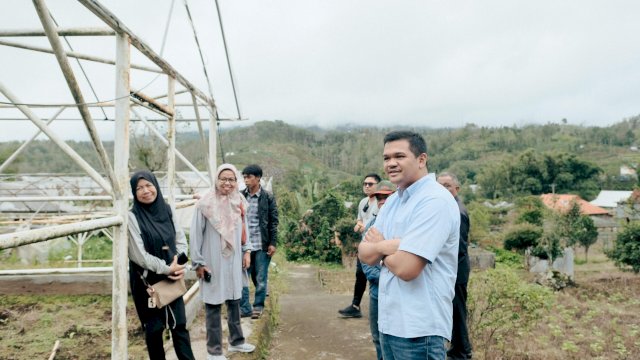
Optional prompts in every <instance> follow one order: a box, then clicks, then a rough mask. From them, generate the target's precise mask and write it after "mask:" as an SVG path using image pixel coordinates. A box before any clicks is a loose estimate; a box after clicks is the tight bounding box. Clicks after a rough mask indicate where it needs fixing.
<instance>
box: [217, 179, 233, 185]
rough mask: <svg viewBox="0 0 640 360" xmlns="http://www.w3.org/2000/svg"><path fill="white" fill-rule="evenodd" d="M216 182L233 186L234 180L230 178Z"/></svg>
mask: <svg viewBox="0 0 640 360" xmlns="http://www.w3.org/2000/svg"><path fill="white" fill-rule="evenodd" d="M218 181H219V182H220V184H224V183H229V184H235V182H236V179H232V178H219V179H218Z"/></svg>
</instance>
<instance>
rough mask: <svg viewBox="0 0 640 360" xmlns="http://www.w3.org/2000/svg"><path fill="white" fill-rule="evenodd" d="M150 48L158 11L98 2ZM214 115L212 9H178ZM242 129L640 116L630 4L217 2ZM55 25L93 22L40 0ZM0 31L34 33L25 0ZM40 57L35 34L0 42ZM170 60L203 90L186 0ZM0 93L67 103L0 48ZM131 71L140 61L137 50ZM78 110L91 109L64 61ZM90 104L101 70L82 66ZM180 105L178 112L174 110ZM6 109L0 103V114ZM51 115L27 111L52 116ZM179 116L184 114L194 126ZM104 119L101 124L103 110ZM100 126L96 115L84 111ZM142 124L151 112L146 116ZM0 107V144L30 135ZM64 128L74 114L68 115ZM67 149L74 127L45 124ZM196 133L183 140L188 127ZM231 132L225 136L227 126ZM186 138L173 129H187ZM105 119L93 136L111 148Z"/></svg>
mask: <svg viewBox="0 0 640 360" xmlns="http://www.w3.org/2000/svg"><path fill="white" fill-rule="evenodd" d="M102 3H103V4H104V5H105V6H106V7H108V8H109V9H111V10H112V11H113V12H114V13H115V14H116V15H117V16H118V17H119V18H120V19H121V20H122V21H123V23H124V24H126V25H127V26H128V27H129V28H131V29H132V30H133V31H134V32H136V33H137V34H138V35H139V36H140V37H141V38H143V39H144V40H145V41H146V42H147V43H148V44H149V45H150V46H151V47H152V48H154V49H155V50H156V52H160V48H161V44H162V38H163V32H164V29H165V24H166V22H167V18H168V15H169V11H170V7H171V1H170V0H155V1H151V0H144V1H142V0H140V1H128V0H103V1H102ZM188 3H189V6H190V9H191V12H192V15H193V20H194V24H195V27H196V30H197V32H198V36H199V37H200V42H201V44H202V45H203V51H204V57H205V61H206V66H207V69H208V71H209V74H210V75H211V79H212V86H213V95H214V97H215V99H216V101H217V103H218V105H219V108H220V114H221V116H222V117H237V113H236V110H235V105H234V101H233V97H232V92H231V89H230V86H229V76H228V71H227V69H226V63H225V62H224V53H223V47H222V43H221V37H220V32H219V25H218V20H217V14H216V11H215V3H214V1H213V0H188ZM219 4H220V7H221V11H222V16H223V22H224V26H225V32H226V36H227V41H228V45H229V50H230V56H231V62H232V67H233V72H234V74H235V77H236V80H237V88H238V94H239V100H240V106H241V110H242V116H243V118H247V119H249V121H248V122H246V123H249V124H250V123H251V122H253V121H260V120H274V119H280V120H284V121H285V122H288V123H292V124H299V125H318V126H323V127H331V126H335V125H343V124H360V125H379V126H392V125H394V124H406V125H416V126H430V127H444V126H447V127H458V126H464V125H465V124H467V123H475V124H477V125H485V126H500V125H508V126H511V125H514V124H517V125H525V124H532V123H537V124H543V123H547V122H560V121H561V120H562V119H563V118H566V119H567V120H568V122H569V123H572V124H584V125H609V124H612V123H615V122H618V121H621V120H622V119H624V118H626V117H630V116H635V115H638V114H640V95H639V94H640V91H638V85H640V43H639V42H638V40H637V37H638V35H637V34H640V21H638V20H637V15H638V14H640V2H638V1H624V0H621V1H601V0H597V1H596V0H581V1H577V0H574V1H547V0H541V1H534V2H532V1H514V0H481V1H480V0H475V1H471V0H469V1H425V0H421V1H418V0H414V1H402V0H401V1H395V2H390V1H379V0H367V1H345V0H323V1H319V0H316V1H309V0H277V1H275V0H233V1H232V0H219ZM48 5H49V7H50V10H51V13H52V14H53V16H54V18H55V19H56V21H57V22H58V23H59V24H60V26H61V27H78V26H102V25H101V22H100V21H99V20H98V19H97V18H96V17H95V16H94V15H93V14H92V13H90V12H88V11H87V10H86V9H85V8H84V7H83V6H82V5H80V4H79V3H77V2H76V1H73V0H49V1H48ZM0 24H1V25H0V28H2V29H3V30H8V29H25V28H40V27H41V24H40V22H39V19H38V17H37V15H36V13H35V11H34V9H33V5H32V4H31V2H28V1H21V2H16V1H10V2H9V1H4V2H2V3H1V4H0ZM0 40H5V41H13V42H20V43H26V44H32V45H37V46H45V47H49V44H48V42H47V40H46V38H0ZM68 40H69V41H70V42H71V45H72V46H73V48H74V49H75V50H76V51H78V52H83V53H89V54H94V55H99V56H102V57H107V58H112V59H113V58H115V41H114V39H113V37H102V38H95V37H94V38H80V37H70V38H68ZM164 56H165V57H166V59H167V60H168V61H169V62H170V63H171V64H173V65H174V66H175V67H176V68H177V69H178V70H179V71H180V72H181V73H183V74H184V75H185V76H186V77H187V78H188V79H190V80H191V81H192V82H193V83H195V84H196V85H197V86H198V87H199V88H200V89H201V90H203V91H204V92H208V90H207V83H206V80H205V78H204V76H203V69H202V66H201V63H200V59H199V57H198V54H197V48H196V46H195V41H194V38H193V33H192V31H191V27H190V25H189V22H188V18H187V14H186V11H185V6H184V0H175V4H174V7H173V12H172V16H171V22H170V26H169V35H168V38H167V43H166V49H165V51H164ZM0 59H1V62H2V66H1V67H0V81H1V82H2V83H3V84H4V85H5V86H6V87H8V88H9V89H11V91H12V92H13V93H14V94H15V95H16V96H17V97H18V98H20V100H21V101H22V102H24V103H38V104H43V103H44V104H58V103H70V102H72V98H71V95H70V93H69V91H68V88H67V86H66V83H65V81H64V78H63V77H62V74H61V72H60V70H59V67H58V66H57V63H56V61H55V58H54V57H53V56H52V55H49V54H42V53H34V52H30V51H26V50H22V49H15V48H10V47H6V46H0ZM132 62H135V63H141V64H150V62H149V61H147V60H146V59H144V58H143V57H142V56H141V55H140V54H138V53H137V52H136V51H133V54H132ZM73 66H74V69H75V70H76V75H77V77H78V78H79V81H80V82H81V86H82V88H83V90H84V94H85V98H86V100H87V101H95V97H94V96H93V95H92V94H91V92H90V89H89V87H88V84H87V81H86V80H85V79H84V78H83V77H82V75H81V73H80V70H79V68H78V67H77V65H76V64H75V63H74V64H73ZM83 66H84V68H85V71H86V73H87V75H88V77H89V79H90V81H91V83H92V85H93V86H94V88H95V90H96V92H97V95H98V98H99V99H100V100H109V99H112V98H113V97H114V92H115V90H114V76H115V75H114V71H113V67H112V66H109V65H103V64H95V63H89V62H83ZM166 84H167V80H166V77H163V76H161V77H156V76H155V74H152V73H146V72H142V71H134V72H133V73H132V88H134V89H140V88H143V90H142V91H143V92H145V93H147V94H149V95H159V94H162V93H165V92H166ZM187 100H189V98H187V97H182V98H180V99H179V100H178V101H184V102H186V101H187ZM6 101H7V99H6V98H5V97H4V96H2V95H0V102H6ZM55 110H56V109H51V108H45V109H35V110H34V111H36V113H37V114H38V115H39V116H40V117H42V118H47V117H50V116H51V114H52V113H54V112H55ZM189 111H190V110H188V109H185V110H183V112H182V114H183V115H184V116H185V117H191V112H189ZM106 113H107V117H111V116H112V112H111V111H110V110H107V111H106ZM94 114H95V117H96V118H103V117H104V115H103V114H102V113H101V112H99V111H95V112H94ZM149 116H150V117H154V116H153V115H149ZM11 117H14V118H16V117H17V118H23V116H22V115H21V114H20V113H18V112H15V111H14V110H9V109H0V119H2V121H0V129H1V131H0V141H6V140H11V139H23V138H27V137H29V136H30V134H32V133H33V132H34V129H35V127H34V126H33V125H32V124H31V123H30V122H24V121H23V122H13V121H7V120H5V119H7V118H11ZM61 117H62V118H77V117H78V113H77V111H76V110H67V111H65V112H64V113H63V114H62V115H61ZM54 124H56V125H54V126H53V128H54V129H55V130H56V131H57V132H59V133H61V134H62V135H63V137H65V138H78V139H80V138H86V130H84V129H83V128H82V123H81V122H72V121H65V120H61V121H56V122H54ZM194 126H195V125H192V127H191V129H195V127H194ZM224 126H228V125H224ZM185 127H186V126H183V128H185ZM111 128H112V123H109V122H101V123H99V129H100V131H101V133H102V136H103V137H104V138H105V139H108V138H109V137H110V136H112V135H111V131H112V130H111Z"/></svg>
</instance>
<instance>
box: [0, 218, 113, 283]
mask: <svg viewBox="0 0 640 360" xmlns="http://www.w3.org/2000/svg"><path fill="white" fill-rule="evenodd" d="M119 224H122V217H120V216H111V217H108V218H102V219H95V220H87V221H82V222H77V223H73V224H64V225H56V226H49V227H45V228H40V229H35V230H26V231H17V232H13V233H9V234H2V235H0V250H3V249H9V248H14V247H18V246H22V245H27V244H33V243H37V242H42V241H45V240H51V239H56V238H59V237H64V236H68V235H73V234H78V233H82V232H87V231H91V230H96V229H101V228H105V227H110V226H115V225H119ZM125 292H126V288H125Z"/></svg>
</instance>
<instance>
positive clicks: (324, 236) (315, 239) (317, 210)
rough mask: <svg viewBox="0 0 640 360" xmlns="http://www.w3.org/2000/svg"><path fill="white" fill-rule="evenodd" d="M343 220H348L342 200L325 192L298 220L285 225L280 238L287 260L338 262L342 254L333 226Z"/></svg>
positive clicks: (334, 194)
mask: <svg viewBox="0 0 640 360" xmlns="http://www.w3.org/2000/svg"><path fill="white" fill-rule="evenodd" d="M343 218H350V215H349V213H348V212H347V209H346V208H345V206H344V199H343V198H342V197H341V196H340V195H338V194H336V193H334V192H331V191H330V192H328V193H327V194H326V196H325V197H324V198H323V199H322V200H320V201H319V202H317V203H316V204H315V205H313V207H312V208H311V210H310V211H307V212H306V213H305V214H304V216H303V217H302V220H300V221H299V222H298V223H294V222H291V223H289V224H288V226H287V231H286V237H284V244H285V252H286V254H287V260H291V261H297V260H316V261H321V262H333V263H340V262H341V261H342V253H341V250H340V247H338V246H337V244H336V241H335V240H336V232H337V229H336V225H337V224H338V223H340V220H341V219H343Z"/></svg>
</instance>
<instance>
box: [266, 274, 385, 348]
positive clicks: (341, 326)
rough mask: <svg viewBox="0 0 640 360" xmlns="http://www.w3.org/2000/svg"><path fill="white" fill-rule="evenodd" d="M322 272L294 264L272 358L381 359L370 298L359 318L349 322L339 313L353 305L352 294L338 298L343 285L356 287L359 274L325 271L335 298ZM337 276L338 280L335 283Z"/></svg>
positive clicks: (289, 277)
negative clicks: (325, 285) (370, 315)
mask: <svg viewBox="0 0 640 360" xmlns="http://www.w3.org/2000/svg"><path fill="white" fill-rule="evenodd" d="M318 274H319V272H318V269H317V268H316V267H315V266H312V265H291V266H290V267H289V270H288V279H287V280H286V283H287V284H288V285H287V286H288V291H287V293H285V294H282V295H281V296H280V317H279V321H280V322H279V324H278V330H277V331H276V334H275V337H274V340H273V343H272V344H273V345H272V348H271V351H270V354H269V357H268V358H269V359H273V360H298V359H332V360H339V359H354V360H357V359H375V356H376V355H375V349H374V347H373V343H372V342H371V334H370V330H369V319H368V309H369V307H368V304H369V298H368V297H367V296H366V295H365V297H364V299H362V304H361V305H362V306H361V307H362V314H363V317H362V318H359V319H345V318H342V317H341V316H339V314H338V310H339V309H342V308H344V307H345V306H347V305H348V304H350V303H351V298H352V294H350V293H345V292H344V291H340V292H341V293H335V290H336V289H338V290H340V289H344V287H343V286H340V283H341V282H342V283H350V286H351V287H353V281H354V280H355V275H354V273H353V272H345V271H336V272H324V273H323V274H324V276H323V278H324V279H325V281H328V282H330V283H331V284H333V285H338V286H333V287H329V288H330V289H333V290H334V291H333V292H334V293H333V294H332V293H330V292H329V291H328V290H327V289H325V288H323V287H322V285H321V281H320V279H319V275H318ZM331 275H336V276H335V277H336V278H333V279H331Z"/></svg>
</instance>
